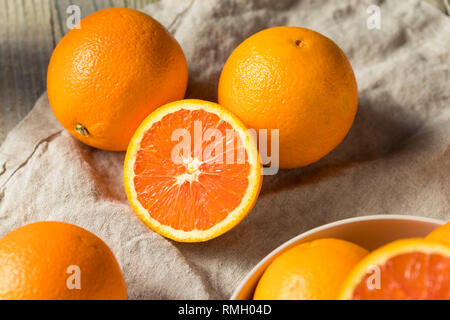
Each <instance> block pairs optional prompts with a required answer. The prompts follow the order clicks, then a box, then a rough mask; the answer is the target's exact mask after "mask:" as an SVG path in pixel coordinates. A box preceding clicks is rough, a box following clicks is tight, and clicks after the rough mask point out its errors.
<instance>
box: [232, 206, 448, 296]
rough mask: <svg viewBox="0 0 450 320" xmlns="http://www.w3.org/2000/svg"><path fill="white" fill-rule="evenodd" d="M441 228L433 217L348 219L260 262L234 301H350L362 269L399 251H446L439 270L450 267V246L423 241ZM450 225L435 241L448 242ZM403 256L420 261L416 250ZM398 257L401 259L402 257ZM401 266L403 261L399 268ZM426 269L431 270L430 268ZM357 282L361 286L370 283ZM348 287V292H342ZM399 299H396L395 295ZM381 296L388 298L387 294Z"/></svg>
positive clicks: (293, 242) (289, 244)
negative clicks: (312, 276) (449, 264)
mask: <svg viewBox="0 0 450 320" xmlns="http://www.w3.org/2000/svg"><path fill="white" fill-rule="evenodd" d="M443 224H444V221H440V220H436V219H430V218H422V217H415V216H405V215H377V216H365V217H357V218H350V219H345V220H340V221H336V222H333V223H329V224H326V225H323V226H320V227H317V228H315V229H312V230H309V231H307V232H304V233H302V234H300V235H298V236H297V237H295V238H293V239H291V240H289V241H287V242H285V243H284V244H282V245H281V246H279V247H278V248H277V249H275V250H273V251H272V252H271V253H270V254H269V255H267V256H266V257H265V258H264V259H262V260H261V261H260V262H259V263H258V264H257V265H256V266H255V267H254V268H253V269H252V270H251V271H250V272H249V273H248V274H247V276H246V277H245V278H244V279H243V280H242V281H241V283H240V284H239V285H238V287H237V288H236V290H235V292H234V293H233V295H232V296H231V299H232V300H251V299H264V300H266V299H267V300H271V299H296V298H298V299H309V298H311V299H322V298H323V299H334V295H336V299H339V298H348V297H347V296H348V291H349V290H350V289H349V288H352V289H355V287H356V285H355V281H356V280H355V279H356V278H358V276H360V273H361V272H359V273H358V270H357V269H358V268H359V269H362V268H363V267H367V266H368V265H370V266H371V263H375V262H371V261H379V260H380V259H382V258H383V259H384V262H386V259H387V258H386V257H385V256H386V254H385V252H386V251H387V252H396V253H399V252H401V251H402V250H401V249H399V248H404V249H403V251H405V250H406V251H408V252H412V251H411V250H414V251H416V250H417V251H421V252H422V253H423V252H425V253H429V254H434V253H436V252H439V253H442V252H443V251H444V253H442V254H443V256H444V257H445V259H446V261H445V263H444V264H442V263H441V262H439V266H442V265H444V267H448V266H447V264H448V262H449V261H450V257H449V256H448V250H447V249H450V247H449V246H448V245H444V244H442V245H441V244H439V243H436V244H435V242H434V241H431V239H430V240H428V239H424V238H425V237H427V236H428V235H429V234H430V233H431V232H432V231H435V230H436V229H438V228H439V227H440V226H441V225H443ZM447 226H450V224H447V225H445V227H446V230H443V231H444V232H436V231H435V232H433V234H434V235H437V236H434V238H439V237H440V238H442V237H444V238H445V237H446V236H445V235H444V236H442V234H445V233H448V231H449V230H448V229H450V227H447ZM442 228H443V227H441V228H439V229H442ZM428 238H429V237H428ZM405 239H406V240H405ZM422 239H423V240H422ZM432 240H435V239H432ZM448 240H449V241H450V238H449V239H448ZM418 243H419V244H418ZM447 244H448V243H447ZM411 248H412V249H411ZM339 255H340V256H339ZM435 256H438V255H436V254H434V255H433V257H432V259H435ZM338 257H342V259H339V258H338ZM380 257H381V258H380ZM404 257H406V258H408V257H409V258H412V259H415V260H417V259H419V258H421V257H420V256H418V255H417V252H412V253H410V254H409V256H408V254H406V255H405V254H402V255H400V258H404ZM406 258H405V259H406ZM377 259H378V260H377ZM394 259H397V260H398V257H394ZM388 262H389V263H391V262H392V259H390V260H389V261H388ZM402 263H405V262H404V261H400V262H399V263H397V264H402ZM289 268H291V269H292V270H294V271H292V270H289ZM321 268H322V269H321ZM324 269H326V270H324ZM286 270H287V271H286ZM327 270H332V272H331V273H330V272H329V271H327ZM426 271H427V272H430V273H432V272H433V270H431V269H430V270H426ZM301 272H304V274H308V275H313V274H320V277H319V280H317V278H316V279H313V280H311V279H308V278H307V277H304V276H303V275H301ZM382 272H384V273H383V274H382V281H385V279H386V278H387V277H386V276H385V275H386V272H385V270H384V269H382ZM449 276H450V275H449ZM310 277H311V276H310ZM340 277H341V278H342V279H340ZM349 277H353V278H352V279H349ZM358 279H359V282H362V281H366V280H367V279H366V278H364V279H362V278H361V279H360V278H358ZM344 283H346V286H347V288H346V289H345V290H343V289H342V286H343V285H344ZM383 284H384V282H383ZM338 287H341V288H338ZM298 288H302V290H299V289H298ZM444 289H445V288H444ZM296 290H297V292H296ZM355 290H356V289H355ZM355 290H354V291H352V293H354V292H356V291H355ZM299 291H301V292H299ZM344 291H345V292H344ZM422 291H426V290H422ZM305 292H306V293H305ZM354 294H356V293H354ZM308 295H309V296H308ZM330 297H331V298H330ZM387 297H389V296H387ZM396 297H397V298H398V296H393V298H396ZM374 298H377V297H374ZM380 298H381V299H386V296H385V297H380ZM437 298H439V297H437Z"/></svg>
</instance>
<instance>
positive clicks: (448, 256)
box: [339, 239, 450, 300]
mask: <svg viewBox="0 0 450 320" xmlns="http://www.w3.org/2000/svg"><path fill="white" fill-rule="evenodd" d="M339 298H340V299H345V300H349V299H353V300H448V299H450V248H449V247H447V246H445V245H443V244H440V243H438V242H434V241H429V240H426V239H403V240H398V241H394V242H392V243H390V244H387V245H385V246H383V247H381V248H379V249H377V250H375V251H373V252H372V253H370V254H369V255H368V256H366V257H365V258H364V259H363V260H361V262H360V263H359V264H358V265H357V266H356V267H355V269H354V270H353V271H352V272H351V273H350V275H349V276H348V278H347V279H346V280H345V281H344V284H343V286H342V289H341V292H340V294H339Z"/></svg>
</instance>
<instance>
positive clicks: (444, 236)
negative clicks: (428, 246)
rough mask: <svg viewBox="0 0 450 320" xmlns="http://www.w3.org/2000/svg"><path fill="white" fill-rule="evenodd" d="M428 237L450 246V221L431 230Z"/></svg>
mask: <svg viewBox="0 0 450 320" xmlns="http://www.w3.org/2000/svg"><path fill="white" fill-rule="evenodd" d="M426 239H428V240H432V241H437V242H440V243H443V244H445V245H447V246H450V222H447V223H446V224H444V225H442V226H440V227H439V228H437V229H436V230H434V231H433V232H431V233H430V234H429V235H428V236H427V237H426Z"/></svg>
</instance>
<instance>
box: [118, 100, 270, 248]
mask: <svg viewBox="0 0 450 320" xmlns="http://www.w3.org/2000/svg"><path fill="white" fill-rule="evenodd" d="M124 180H125V190H126V192H127V196H128V200H129V202H130V204H131V206H132V207H133V209H134V211H135V212H136V213H137V215H138V216H139V217H140V218H141V219H142V220H143V221H144V222H145V223H146V224H147V225H148V226H149V227H150V228H151V229H152V230H154V231H156V232H158V233H159V234H161V235H163V236H166V237H168V238H170V239H173V240H176V241H181V242H199V241H206V240H209V239H212V238H215V237H217V236H219V235H221V234H223V233H225V232H227V231H228V230H230V229H231V228H233V227H234V226H236V225H237V224H238V223H239V222H240V221H241V220H242V219H243V218H244V217H245V216H246V215H247V214H248V213H249V212H250V210H251V209H252V207H253V205H254V204H255V202H256V199H257V197H258V194H259V191H260V188H261V183H262V176H261V164H260V160H259V155H258V151H257V148H256V144H255V140H254V137H253V135H252V134H251V132H249V131H248V130H247V128H246V127H245V125H244V124H243V123H242V122H241V121H240V120H239V119H238V118H237V117H236V116H235V115H234V114H232V113H231V112H229V111H228V110H226V109H225V108H223V107H221V106H219V105H218V104H216V103H212V102H207V101H202V100H181V101H177V102H173V103H169V104H167V105H165V106H163V107H161V108H159V109H157V110H156V111H155V112H153V113H152V114H150V115H149V116H148V117H147V118H146V119H145V120H144V122H143V123H142V124H141V126H140V127H139V128H138V130H137V131H136V133H135V134H134V136H133V138H132V140H131V142H130V145H129V147H128V151H127V155H126V158H125V167H124Z"/></svg>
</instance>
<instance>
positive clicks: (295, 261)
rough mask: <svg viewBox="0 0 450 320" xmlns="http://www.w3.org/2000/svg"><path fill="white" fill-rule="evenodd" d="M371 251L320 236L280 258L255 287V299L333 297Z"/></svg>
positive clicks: (314, 298) (318, 298) (320, 298)
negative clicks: (355, 267)
mask: <svg viewBox="0 0 450 320" xmlns="http://www.w3.org/2000/svg"><path fill="white" fill-rule="evenodd" d="M367 254H368V251H367V250H366V249H364V248H362V247H360V246H358V245H356V244H354V243H351V242H348V241H344V240H340V239H331V238H330V239H319V240H315V241H311V242H306V243H302V244H300V245H297V246H295V247H293V248H291V249H289V250H288V251H286V252H284V253H283V254H281V255H280V256H279V257H277V258H276V259H275V260H274V261H273V262H272V263H271V264H270V265H269V267H268V268H267V269H266V271H265V272H264V274H263V276H262V277H261V279H260V280H259V283H258V286H257V287H256V290H255V295H254V299H255V300H324V299H325V300H330V299H336V297H337V294H338V292H339V289H340V287H341V285H342V283H343V282H344V280H345V279H346V277H347V276H348V274H349V273H350V271H351V270H352V269H353V267H354V266H355V265H356V264H357V263H358V262H359V261H360V260H361V259H362V258H363V257H364V256H366V255H367Z"/></svg>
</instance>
